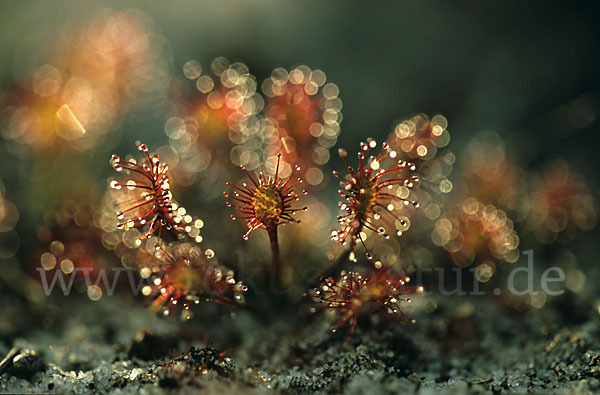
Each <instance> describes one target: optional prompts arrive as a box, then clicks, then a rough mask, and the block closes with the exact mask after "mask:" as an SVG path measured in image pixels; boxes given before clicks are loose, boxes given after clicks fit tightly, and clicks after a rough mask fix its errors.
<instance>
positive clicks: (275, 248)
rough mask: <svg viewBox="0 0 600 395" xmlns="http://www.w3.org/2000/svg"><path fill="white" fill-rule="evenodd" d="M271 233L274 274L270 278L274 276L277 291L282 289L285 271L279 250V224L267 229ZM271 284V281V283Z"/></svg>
mask: <svg viewBox="0 0 600 395" xmlns="http://www.w3.org/2000/svg"><path fill="white" fill-rule="evenodd" d="M267 231H268V233H269V240H270V241H271V261H272V268H271V269H272V274H273V275H272V276H270V278H271V279H272V278H273V277H275V278H274V280H275V281H274V286H275V288H274V290H275V292H276V293H278V292H280V291H281V290H282V283H283V281H282V280H283V278H282V277H283V273H282V269H283V268H282V266H281V254H280V252H279V241H278V239H277V226H273V227H270V228H268V229H267ZM269 285H271V283H269Z"/></svg>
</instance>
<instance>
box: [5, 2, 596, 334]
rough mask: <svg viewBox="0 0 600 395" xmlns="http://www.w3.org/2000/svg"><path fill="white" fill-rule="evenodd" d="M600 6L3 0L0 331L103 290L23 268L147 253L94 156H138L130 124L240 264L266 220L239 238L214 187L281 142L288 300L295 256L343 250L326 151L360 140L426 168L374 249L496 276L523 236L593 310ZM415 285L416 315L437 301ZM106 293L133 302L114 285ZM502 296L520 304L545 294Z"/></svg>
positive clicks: (303, 269)
mask: <svg viewBox="0 0 600 395" xmlns="http://www.w3.org/2000/svg"><path fill="white" fill-rule="evenodd" d="M598 11H599V10H598V5H597V4H595V3H593V2H584V3H581V4H569V5H568V6H565V4H564V3H562V2H543V3H541V2H526V3H523V4H516V3H515V4H512V5H511V6H506V5H505V4H501V3H496V2H493V3H490V2H468V1H461V2H452V3H445V2H401V3H398V2H384V3H381V4H378V5H377V7H374V6H372V5H369V4H366V3H360V2H352V3H348V2H341V1H329V2H319V1H304V2H301V3H294V4H292V3H284V2H275V1H266V0H265V1H255V2H248V1H233V0H232V1H225V2H204V1H202V2H193V3H190V2H184V1H175V2H169V4H166V3H163V2H123V1H113V2H110V1H102V2H100V1H88V2H85V3H82V2H76V1H60V2H11V3H4V4H3V5H2V13H1V16H0V20H1V22H2V23H0V31H1V33H2V34H1V37H2V39H1V45H0V59H2V62H1V66H0V90H1V92H0V103H2V104H1V112H0V122H1V129H0V153H1V154H0V259H1V263H0V265H1V268H2V270H0V338H3V339H4V340H5V342H6V343H9V342H10V339H12V338H14V337H16V336H21V335H23V334H24V333H26V331H27V330H29V329H30V328H33V327H36V326H41V327H47V328H52V327H54V326H55V325H56V321H57V320H59V319H58V318H56V317H57V316H59V315H53V314H58V313H57V312H56V310H60V309H61V308H59V307H57V306H61V305H63V306H64V303H71V302H70V301H72V298H77V297H79V298H81V299H83V300H85V301H86V302H89V303H91V301H99V303H102V300H104V299H106V295H105V293H106V292H105V290H104V289H103V287H102V285H91V286H90V285H89V284H86V283H85V281H83V279H77V281H75V287H76V289H77V291H78V295H79V296H77V295H75V296H73V295H71V296H70V297H69V298H62V299H61V297H62V296H61V295H60V293H59V292H55V293H54V294H53V297H54V298H58V300H57V299H52V298H47V297H46V296H45V295H44V292H43V286H42V285H41V280H40V273H41V272H40V271H38V270H37V269H39V268H42V269H43V270H44V271H46V272H48V273H54V272H56V271H61V272H62V273H64V274H65V275H67V276H69V275H71V274H73V273H76V272H77V271H74V269H75V268H78V267H79V268H86V267H89V268H91V270H92V273H93V275H97V273H99V272H100V271H101V270H102V269H107V270H108V269H110V268H114V267H125V268H136V267H138V265H139V264H140V259H142V258H140V257H139V256H138V255H136V254H137V251H138V250H139V249H147V250H148V249H151V247H150V241H149V242H148V243H145V244H144V245H142V246H141V247H139V248H138V246H137V245H136V243H135V241H136V240H137V237H139V236H140V234H141V233H143V231H142V230H136V229H132V230H129V231H123V230H120V229H117V226H116V223H117V219H116V217H115V216H114V211H115V208H114V203H115V199H116V200H118V199H119V197H118V196H115V195H114V194H113V193H112V192H110V191H108V187H107V186H108V181H107V180H109V179H110V178H111V177H116V175H115V172H114V169H112V168H111V166H110V164H109V159H110V157H111V155H112V154H118V155H120V156H122V157H124V158H125V157H127V156H128V155H132V156H133V157H138V154H139V152H138V151H137V149H136V147H135V144H134V143H135V142H136V141H138V140H140V141H142V142H144V143H145V144H147V145H148V146H149V147H150V151H151V152H156V153H158V154H160V156H161V159H162V161H163V162H165V163H167V164H168V165H169V169H170V178H171V186H172V191H173V195H174V198H175V199H176V200H177V202H178V203H179V204H181V205H184V206H185V207H186V208H187V210H188V211H187V212H188V213H189V214H191V215H192V216H193V217H194V219H193V221H192V220H190V221H191V222H190V223H191V224H193V226H192V227H193V228H194V229H192V230H191V236H192V237H193V238H195V239H196V241H200V240H202V245H203V246H204V245H205V246H206V248H208V247H210V248H211V249H212V250H214V251H215V252H216V256H217V257H218V258H219V259H220V261H221V262H223V263H224V264H225V265H227V266H228V267H231V268H234V269H235V270H236V272H239V273H240V274H241V277H242V279H243V280H245V281H249V282H252V280H251V279H252V278H253V277H252V276H253V275H255V273H256V272H257V271H260V270H262V269H261V268H262V267H263V266H264V265H265V262H266V261H268V256H269V251H268V249H267V248H268V243H267V242H266V241H267V240H268V238H267V236H266V234H259V232H255V233H256V235H255V234H253V235H252V237H251V238H250V240H249V241H248V242H244V241H243V240H242V237H241V236H242V234H243V233H244V232H245V230H244V228H243V226H242V225H240V224H239V223H236V222H232V221H230V219H229V216H230V214H231V210H230V209H228V208H226V207H225V198H224V197H223V196H222V192H223V190H224V189H225V183H226V182H227V181H230V182H232V183H235V182H239V181H240V180H242V179H243V178H244V175H243V173H242V172H241V171H239V168H238V167H237V166H238V165H245V166H246V167H247V168H248V169H250V170H255V169H262V168H265V169H266V171H267V172H269V171H270V172H271V173H272V172H273V169H274V158H275V156H274V155H275V154H276V153H277V152H283V153H284V157H283V160H284V166H283V168H282V172H283V175H284V176H285V175H288V174H290V172H291V165H293V164H295V163H301V164H302V165H303V174H302V176H303V178H304V179H305V184H306V188H307V189H308V190H309V193H310V194H309V196H308V197H307V198H306V203H305V204H306V205H307V206H308V207H309V210H308V211H307V212H306V213H305V214H301V215H300V217H299V218H301V219H302V220H303V223H302V224H301V225H298V227H297V228H295V229H287V228H286V230H285V231H283V232H282V234H281V238H282V250H283V251H284V255H285V256H286V259H287V260H288V262H290V264H289V268H288V271H287V274H286V280H285V281H286V284H287V286H288V287H289V289H290V294H293V295H296V296H295V297H293V298H296V300H298V299H299V298H300V296H301V295H302V292H304V291H305V290H306V286H307V279H308V278H309V277H310V275H309V274H311V273H312V274H314V273H316V272H318V271H319V270H320V268H322V267H323V266H324V265H326V264H327V262H328V259H327V255H328V254H334V255H335V254H336V253H339V251H335V249H334V250H333V251H332V245H333V242H331V241H330V239H329V235H330V232H331V229H333V228H335V226H336V224H335V222H336V221H335V218H336V216H337V215H338V214H337V207H336V204H337V200H338V195H337V193H336V189H337V186H338V183H337V182H336V181H334V180H333V178H332V176H331V170H333V169H337V170H338V171H343V170H344V166H343V163H342V161H341V160H340V159H339V158H338V156H337V150H338V148H339V147H343V148H345V149H346V150H347V151H348V152H350V153H352V154H351V155H350V156H349V157H350V158H352V160H351V162H352V164H354V162H353V161H354V158H355V157H356V156H355V155H354V153H355V152H358V149H359V143H360V142H361V141H365V140H366V139H367V138H368V137H372V138H375V139H377V140H378V141H382V140H384V139H387V140H388V141H389V142H390V144H391V145H392V148H393V149H395V150H397V151H398V152H399V153H401V157H402V158H405V159H406V160H410V161H413V162H415V163H416V164H417V168H418V170H417V171H418V172H420V173H421V174H422V175H423V183H422V185H421V188H419V189H417V190H412V191H410V194H412V196H414V197H415V199H417V200H419V201H420V202H421V203H422V204H421V208H420V209H419V211H418V212H412V211H407V212H406V213H402V215H403V217H405V218H406V219H407V220H408V223H409V225H408V226H406V225H402V226H401V225H399V224H393V225H392V226H395V227H396V228H397V229H396V230H397V231H398V232H400V233H403V232H405V231H406V230H408V227H410V228H411V229H410V231H409V232H406V234H404V235H402V237H401V238H395V240H393V241H392V242H391V243H384V242H382V241H380V240H375V239H376V236H372V237H370V238H369V240H368V244H369V245H370V246H371V248H372V249H373V252H374V253H375V256H377V257H378V259H381V260H382V261H384V262H383V263H384V264H386V265H390V266H393V267H396V268H398V269H402V270H406V271H408V272H415V271H417V270H418V269H419V268H437V267H446V268H454V267H459V268H462V269H464V273H463V274H464V275H466V276H470V277H473V276H474V277H475V278H476V280H477V281H479V282H481V283H482V284H485V283H489V285H488V286H489V287H490V288H489V290H491V289H494V288H495V287H496V286H501V284H505V282H504V281H503V280H502V279H503V278H505V277H506V273H507V272H508V271H509V268H510V267H511V266H510V265H514V264H515V263H517V262H518V261H522V260H523V259H524V257H523V256H522V255H521V251H525V250H530V249H533V250H534V252H535V254H536V256H537V257H539V266H536V270H537V271H538V272H539V273H538V275H539V274H540V273H541V272H543V271H544V270H545V269H546V268H547V267H549V266H552V265H554V266H558V267H561V268H562V269H563V270H564V271H565V273H566V280H565V284H566V288H567V292H566V294H565V295H563V296H561V297H560V298H557V303H560V307H559V311H561V312H567V311H568V312H569V314H572V315H573V316H576V317H575V318H572V317H571V318H572V319H573V320H576V319H586V317H588V316H589V314H591V312H593V313H594V314H597V312H598V311H600V302H599V300H600V299H598V294H597V289H596V288H595V286H594V284H596V281H597V280H598V278H599V277H600V271H599V270H598V267H597V262H598V258H600V257H599V253H598V250H597V248H596V246H595V244H594V242H595V241H597V238H598V231H597V226H596V225H597V217H598V200H597V194H598V177H597V174H598V172H599V171H600V162H599V161H598V160H597V159H596V158H595V154H596V149H597V147H596V145H597V144H596V142H597V136H598V132H599V131H600V122H599V121H598V116H599V111H600V98H599V96H598V94H599V89H600V86H599V83H600V75H599V73H598V70H599V69H600V55H599V54H598V51H597V48H598V45H599V40H600V31H599V30H600V27H599V26H598V23H597V15H598ZM425 114H427V115H425ZM138 158H139V157H138ZM397 193H398V196H401V195H403V194H405V193H406V194H408V193H409V192H408V191H397ZM198 219H200V221H198ZM263 233H266V232H263ZM357 255H359V254H357ZM240 257H243V258H240ZM359 261H361V262H362V263H361V264H362V265H363V267H369V266H370V263H369V262H367V261H366V260H364V258H363V257H362V255H361V256H360V257H359ZM537 262H538V261H536V265H537ZM471 269H473V270H471ZM94 273H95V274H94ZM307 273H308V274H307ZM73 275H75V274H73ZM503 276H504V277H503ZM470 277H469V278H470ZM93 278H95V277H93ZM452 278H455V277H454V274H452ZM423 281H424V282H425V283H427V281H428V279H427V277H426V276H425V278H423ZM435 281H436V280H435V279H434V280H430V282H431V283H432V284H435ZM258 287H260V284H258ZM123 288H127V284H125V285H124V286H123ZM430 288H432V292H433V293H434V295H433V296H432V300H433V301H429V302H426V303H425V306H424V307H423V309H424V310H425V311H427V312H433V311H434V310H435V309H436V306H437V302H435V292H436V291H435V287H430ZM252 292H253V291H252V287H251V289H250V290H249V297H251V296H252ZM56 294H58V295H56ZM115 297H116V298H121V299H122V300H123V301H124V302H123V303H129V304H135V305H139V306H144V305H145V304H148V303H147V302H145V301H144V300H143V299H141V298H137V299H136V298H133V297H132V296H131V295H130V294H127V292H126V290H125V291H123V292H122V293H120V294H119V293H117V295H116V296H113V298H115ZM500 299H501V301H500V302H501V303H504V304H506V305H507V306H509V307H510V308H512V309H515V310H517V311H523V310H525V309H528V308H531V307H534V308H542V307H544V306H545V305H546V304H547V303H548V302H549V301H551V299H552V298H550V297H546V296H545V295H543V296H537V297H535V298H533V297H532V298H530V297H529V296H523V297H519V298H512V297H509V296H506V297H503V298H500ZM565 303H566V304H565ZM52 306H54V307H53V308H52ZM565 306H566V307H565ZM574 306H577V307H574ZM52 309H54V310H52ZM49 311H50V312H49ZM577 314H579V315H577ZM31 317H37V320H36V322H35V323H34V324H33V325H31V324H30V318H31ZM577 317H579V318H577ZM571 318H569V319H571Z"/></svg>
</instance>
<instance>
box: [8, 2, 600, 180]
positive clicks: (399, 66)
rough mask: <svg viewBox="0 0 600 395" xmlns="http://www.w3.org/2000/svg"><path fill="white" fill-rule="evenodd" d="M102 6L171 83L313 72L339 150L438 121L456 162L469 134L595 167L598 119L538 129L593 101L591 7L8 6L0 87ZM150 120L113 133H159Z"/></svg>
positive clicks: (158, 122)
mask: <svg viewBox="0 0 600 395" xmlns="http://www.w3.org/2000/svg"><path fill="white" fill-rule="evenodd" d="M107 7H110V8H113V9H119V8H129V7H135V8H140V9H141V10H143V11H144V12H145V13H146V14H147V15H148V16H149V17H150V18H152V19H153V20H154V22H155V24H156V26H157V27H158V29H159V31H162V32H163V33H164V36H165V38H166V40H167V42H168V43H169V46H170V47H171V48H170V49H171V50H172V55H173V63H172V65H173V67H175V68H176V69H177V70H174V72H177V71H178V70H180V68H181V66H182V65H183V63H184V62H185V61H186V60H188V59H197V60H198V61H200V62H201V63H204V64H205V65H206V64H207V63H208V62H209V61H210V60H211V59H212V58H214V57H216V56H226V57H228V58H230V59H232V60H239V61H243V62H245V63H246V64H248V66H249V67H250V70H251V72H253V73H254V74H255V75H256V76H257V77H258V79H259V81H260V80H262V79H263V78H264V77H265V76H267V75H268V74H269V73H270V70H272V69H273V68H274V67H276V66H284V67H291V66H293V65H298V64H306V65H308V66H310V67H319V68H321V69H322V70H324V71H325V72H326V73H327V76H328V80H329V81H333V82H335V83H336V84H338V86H340V91H341V93H340V96H341V98H342V100H343V103H344V109H343V114H344V121H343V132H342V133H343V135H342V136H343V139H344V141H345V146H347V147H349V146H355V145H356V144H357V143H358V142H359V141H360V140H361V139H364V138H365V137H366V136H373V137H376V138H382V137H384V136H385V135H387V133H388V132H389V130H390V128H391V126H392V123H393V122H394V121H395V120H397V119H399V118H401V117H404V116H406V115H410V114H413V113H416V112H425V113H436V112H439V113H442V114H444V115H445V116H446V117H447V118H448V119H449V123H450V130H451V132H452V136H453V147H454V150H455V151H459V149H457V148H458V147H460V145H461V144H462V143H464V142H465V140H466V139H468V138H469V137H470V136H472V135H473V134H474V133H476V132H478V131H482V130H494V131H496V132H497V133H499V134H501V135H511V136H512V139H511V140H510V141H511V142H514V143H515V144H514V147H510V146H509V147H508V148H509V149H511V148H513V149H516V148H519V149H521V150H524V149H528V150H534V151H536V153H537V154H538V155H542V156H548V157H552V156H556V155H562V156H573V160H576V161H579V162H587V163H586V165H587V166H591V167H590V168H589V170H590V175H591V174H594V173H596V171H597V170H598V166H599V164H598V161H594V160H590V159H589V155H588V154H592V153H593V149H594V130H595V129H597V122H595V123H594V124H593V125H591V126H590V127H589V128H587V129H586V130H582V131H579V132H578V133H577V135H571V134H569V135H567V136H565V135H564V133H563V132H561V131H559V130H555V129H557V125H555V124H554V123H553V122H551V121H549V120H548V118H549V117H551V115H552V113H553V111H555V110H556V109H557V108H558V107H559V106H560V105H563V104H565V103H567V102H569V101H570V100H572V99H574V98H576V97H578V96H579V95H582V94H588V95H591V97H592V99H593V100H594V103H596V104H597V102H596V96H595V94H596V93H597V90H598V81H599V73H598V70H599V69H600V67H599V66H600V62H599V59H600V57H599V55H598V50H597V49H598V41H599V38H600V34H599V33H600V32H599V27H598V23H597V17H598V15H599V13H598V8H599V7H598V5H597V4H596V3H594V2H577V3H569V4H568V5H567V4H566V3H564V2H476V1H458V2H378V3H377V5H374V4H367V3H363V2H347V1H329V2H322V1H303V2H295V3H292V2H274V1H253V2H248V1H220V2H184V1H174V2H169V3H168V4H167V3H164V2H157V1H148V2H122V1H119V2H85V4H83V3H81V2H74V1H63V2H41V1H33V2H10V3H8V2H5V3H3V5H2V8H3V11H2V16H1V17H0V19H1V20H2V23H1V24H0V31H1V34H2V46H1V48H0V59H2V64H3V66H2V67H1V70H0V73H1V74H0V76H1V80H2V83H3V84H4V85H9V84H10V82H11V81H12V80H13V78H15V77H18V76H19V75H22V74H23V73H25V72H26V71H27V70H24V69H26V68H27V65H32V66H33V65H35V64H36V62H35V61H33V59H34V58H35V57H36V56H43V51H39V50H37V51H36V49H39V48H40V46H42V47H43V46H44V45H45V43H44V41H46V42H47V43H49V42H51V40H53V39H54V38H55V37H54V35H55V34H56V31H57V29H58V27H60V26H61V24H64V23H65V22H66V21H73V20H75V21H76V20H77V18H84V17H85V16H87V15H90V14H93V13H94V12H97V11H98V10H101V9H103V8H107ZM23 59H27V60H32V61H23ZM38 64H39V63H38ZM157 115H159V116H158V117H157V118H156V119H146V120H145V122H141V121H139V120H136V122H134V123H133V124H130V125H124V127H123V129H124V130H126V132H127V133H128V134H129V133H131V135H135V134H136V129H138V128H139V129H141V128H144V129H148V128H150V129H153V130H156V131H157V133H159V130H160V129H162V125H163V122H164V121H163V119H162V118H161V117H160V115H161V114H157ZM582 154H585V155H582ZM527 156H528V159H529V160H532V159H536V158H537V155H536V156H535V158H532V156H531V155H527Z"/></svg>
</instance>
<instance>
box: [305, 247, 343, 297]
mask: <svg viewBox="0 0 600 395" xmlns="http://www.w3.org/2000/svg"><path fill="white" fill-rule="evenodd" d="M351 252H352V247H348V248H346V250H345V251H344V252H342V254H341V255H340V256H338V257H337V259H336V260H335V261H334V262H333V263H332V264H331V265H329V266H327V267H326V268H325V269H323V270H322V271H321V272H320V273H319V274H318V275H317V276H316V277H314V278H313V279H312V280H311V282H310V284H309V288H312V287H316V286H318V285H319V283H320V282H321V280H323V279H324V278H328V277H332V276H333V275H335V274H337V273H338V272H339V271H340V269H341V267H342V265H343V264H344V262H346V260H347V259H348V256H349V255H350V253H351Z"/></svg>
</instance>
